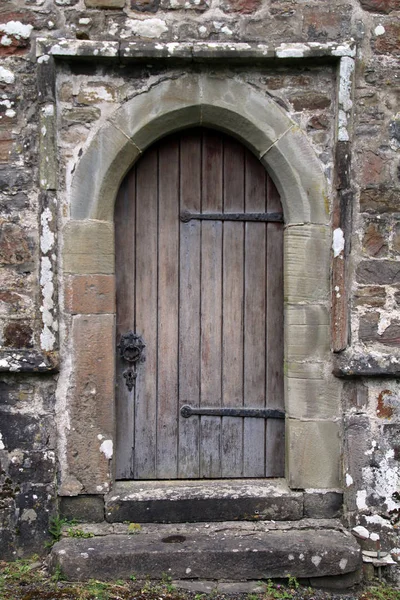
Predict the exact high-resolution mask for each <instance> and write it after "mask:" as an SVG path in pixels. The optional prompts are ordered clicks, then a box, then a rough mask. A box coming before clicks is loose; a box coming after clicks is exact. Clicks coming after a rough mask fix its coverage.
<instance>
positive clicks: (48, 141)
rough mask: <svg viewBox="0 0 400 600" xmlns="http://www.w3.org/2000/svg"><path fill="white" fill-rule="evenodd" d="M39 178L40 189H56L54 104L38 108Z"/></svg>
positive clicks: (56, 166)
mask: <svg viewBox="0 0 400 600" xmlns="http://www.w3.org/2000/svg"><path fill="white" fill-rule="evenodd" d="M39 115H40V116H39V119H40V122H39V124H40V138H39V146H40V147H39V178H40V187H41V189H42V190H56V189H57V169H58V165H57V144H56V114H55V105H54V104H52V103H49V104H46V105H45V106H42V107H41V108H40V113H39Z"/></svg>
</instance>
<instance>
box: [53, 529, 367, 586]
mask: <svg viewBox="0 0 400 600" xmlns="http://www.w3.org/2000/svg"><path fill="white" fill-rule="evenodd" d="M206 525H208V527H207V526H206ZM227 525H228V524H227V523H224V524H223V526H221V527H219V529H218V530H214V529H213V528H212V527H211V524H205V525H202V524H195V526H194V527H191V526H190V524H187V525H183V526H180V527H179V529H177V528H176V527H173V528H171V526H168V525H159V526H158V527H157V528H156V529H153V528H150V527H149V528H148V527H143V528H142V529H141V530H139V531H138V533H137V534H136V535H106V536H101V537H95V538H91V539H74V538H64V539H62V540H61V541H60V542H58V543H57V544H55V546H54V547H53V550H52V553H51V557H50V569H51V570H52V571H54V569H55V568H56V567H58V568H60V569H61V571H62V573H63V574H64V575H65V577H66V578H67V579H68V580H70V581H77V580H80V581H82V580H87V579H102V580H104V579H105V580H114V581H115V579H117V578H124V579H125V578H129V577H130V576H131V575H132V573H134V574H135V575H136V577H137V578H138V579H145V578H146V579H147V578H149V579H150V580H151V579H161V578H162V574H163V573H168V574H169V575H170V576H171V577H172V578H173V579H200V580H201V579H208V580H218V579H226V578H227V574H228V577H229V579H231V580H234V581H244V580H260V579H268V578H274V577H287V576H288V574H289V573H290V574H291V575H292V576H294V577H297V578H301V577H318V576H320V577H322V576H331V575H343V574H345V573H351V572H353V571H355V570H357V569H358V568H360V566H361V553H360V549H359V547H358V545H357V542H356V541H355V539H354V538H353V537H352V536H351V535H349V534H346V533H343V532H342V531H335V530H316V529H309V530H301V531H298V530H297V531H296V530H290V529H288V530H286V531H285V533H283V532H282V531H263V530H262V529H261V530H255V531H251V535H249V530H248V529H247V527H245V526H243V525H241V524H236V525H235V526H234V528H229V527H227ZM169 542H170V543H169ZM82 557H85V558H84V560H82Z"/></svg>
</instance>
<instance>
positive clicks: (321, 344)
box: [285, 305, 330, 362]
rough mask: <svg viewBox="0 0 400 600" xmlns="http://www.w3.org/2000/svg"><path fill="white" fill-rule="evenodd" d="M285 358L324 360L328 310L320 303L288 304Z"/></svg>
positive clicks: (326, 346)
mask: <svg viewBox="0 0 400 600" xmlns="http://www.w3.org/2000/svg"><path fill="white" fill-rule="evenodd" d="M285 319H286V329H285V346H286V354H285V356H286V357H287V360H288V361H289V362H292V361H294V362H296V361H301V360H308V359H311V358H313V359H320V360H324V359H326V358H327V356H328V354H329V342H330V330H329V315H328V310H327V308H326V307H324V306H320V305H308V306H303V305H298V306H296V305H288V306H287V307H286V310H285Z"/></svg>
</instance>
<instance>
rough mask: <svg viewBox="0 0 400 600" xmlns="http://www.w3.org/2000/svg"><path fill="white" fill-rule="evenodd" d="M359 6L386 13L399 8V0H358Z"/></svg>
mask: <svg viewBox="0 0 400 600" xmlns="http://www.w3.org/2000/svg"><path fill="white" fill-rule="evenodd" d="M360 4H361V7H362V8H363V9H364V10H367V11H368V12H377V13H384V14H388V13H390V12H392V10H399V0H360Z"/></svg>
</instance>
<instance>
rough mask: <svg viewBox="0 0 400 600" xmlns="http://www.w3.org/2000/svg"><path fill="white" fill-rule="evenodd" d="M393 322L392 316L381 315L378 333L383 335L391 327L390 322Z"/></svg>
mask: <svg viewBox="0 0 400 600" xmlns="http://www.w3.org/2000/svg"><path fill="white" fill-rule="evenodd" d="M391 322H392V320H391V318H390V317H388V316H387V315H382V314H381V315H380V318H379V322H378V334H379V335H382V334H383V333H384V332H385V331H386V329H387V328H388V327H389V325H390V323H391Z"/></svg>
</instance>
